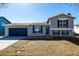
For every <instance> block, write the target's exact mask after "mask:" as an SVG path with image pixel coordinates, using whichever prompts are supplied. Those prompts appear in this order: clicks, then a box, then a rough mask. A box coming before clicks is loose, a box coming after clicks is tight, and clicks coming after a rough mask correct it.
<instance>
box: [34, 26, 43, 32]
mask: <svg viewBox="0 0 79 59" xmlns="http://www.w3.org/2000/svg"><path fill="white" fill-rule="evenodd" d="M33 33H42V26H33Z"/></svg>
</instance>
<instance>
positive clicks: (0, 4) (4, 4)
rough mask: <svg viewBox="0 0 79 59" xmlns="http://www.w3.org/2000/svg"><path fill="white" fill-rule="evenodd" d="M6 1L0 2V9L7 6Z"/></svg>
mask: <svg viewBox="0 0 79 59" xmlns="http://www.w3.org/2000/svg"><path fill="white" fill-rule="evenodd" d="M7 5H8V3H0V10H1V9H4V8H7Z"/></svg>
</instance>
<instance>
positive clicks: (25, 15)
mask: <svg viewBox="0 0 79 59" xmlns="http://www.w3.org/2000/svg"><path fill="white" fill-rule="evenodd" d="M7 7H8V8H5V9H2V10H1V11H0V16H4V17H5V18H7V19H8V20H9V21H11V22H12V23H21V22H22V23H25V22H26V23H28V22H29V23H30V22H46V21H47V20H48V18H49V17H51V16H55V15H57V14H60V13H66V14H67V13H71V14H72V15H73V16H74V17H76V19H75V24H78V23H79V17H78V15H79V9H78V6H77V4H75V6H74V5H73V4H64V3H63V4H58V3H35V4H34V3H26V4H24V3H23V4H22V3H15V4H14V3H12V4H11V3H10V4H8V5H7Z"/></svg>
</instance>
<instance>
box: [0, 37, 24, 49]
mask: <svg viewBox="0 0 79 59" xmlns="http://www.w3.org/2000/svg"><path fill="white" fill-rule="evenodd" d="M23 38H25V37H0V50H2V49H4V48H6V47H8V46H9V45H11V44H13V43H15V42H17V41H19V40H21V39H23Z"/></svg>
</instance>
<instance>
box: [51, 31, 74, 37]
mask: <svg viewBox="0 0 79 59" xmlns="http://www.w3.org/2000/svg"><path fill="white" fill-rule="evenodd" d="M59 31H60V35H53V31H52V30H50V36H57V37H73V36H74V32H73V31H72V30H69V31H68V33H69V34H68V35H62V30H59Z"/></svg>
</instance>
